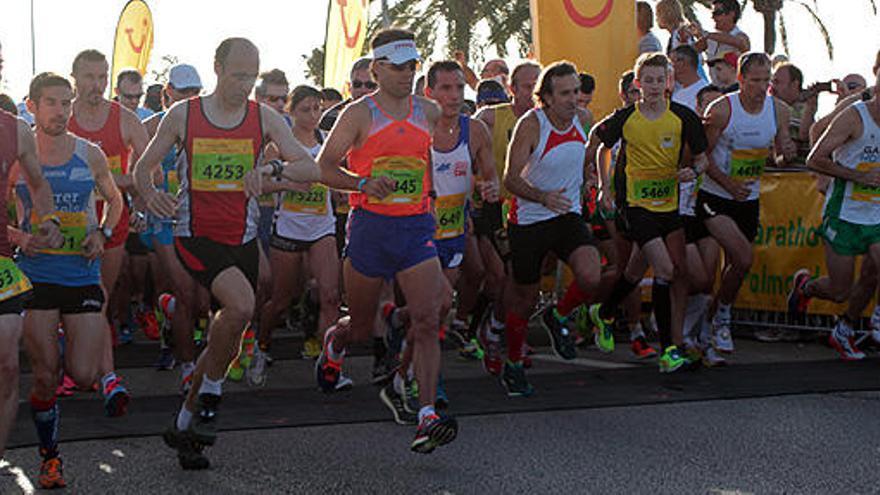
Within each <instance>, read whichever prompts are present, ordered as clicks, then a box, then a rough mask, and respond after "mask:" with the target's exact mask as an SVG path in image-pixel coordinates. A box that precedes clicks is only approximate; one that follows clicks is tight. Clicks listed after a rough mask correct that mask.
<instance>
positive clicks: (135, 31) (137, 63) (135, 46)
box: [110, 0, 153, 95]
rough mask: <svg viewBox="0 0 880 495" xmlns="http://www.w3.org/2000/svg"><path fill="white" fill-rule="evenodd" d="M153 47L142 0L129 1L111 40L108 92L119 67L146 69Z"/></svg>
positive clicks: (143, 71)
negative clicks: (111, 51) (111, 62)
mask: <svg viewBox="0 0 880 495" xmlns="http://www.w3.org/2000/svg"><path fill="white" fill-rule="evenodd" d="M152 49H153V15H152V14H150V8H149V7H147V3H146V2H144V1H143V0H129V2H128V3H127V4H125V7H123V9H122V14H120V15H119V23H117V24H116V39H115V41H114V42H113V66H112V67H111V69H110V94H111V95H112V94H113V90H114V88H115V87H116V75H117V74H119V72H120V71H121V70H123V69H128V68H135V69H137V70H138V72H140V73H141V75H144V74H146V72H147V63H149V61H150V50H152Z"/></svg>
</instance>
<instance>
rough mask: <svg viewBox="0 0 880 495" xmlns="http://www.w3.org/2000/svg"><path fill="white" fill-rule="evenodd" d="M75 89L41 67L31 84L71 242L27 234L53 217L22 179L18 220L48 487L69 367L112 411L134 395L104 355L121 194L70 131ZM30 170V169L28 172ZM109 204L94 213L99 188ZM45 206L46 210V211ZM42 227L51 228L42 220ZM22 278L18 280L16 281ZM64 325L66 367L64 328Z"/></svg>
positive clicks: (55, 475)
mask: <svg viewBox="0 0 880 495" xmlns="http://www.w3.org/2000/svg"><path fill="white" fill-rule="evenodd" d="M72 100H73V90H72V88H71V86H70V82H69V81H68V80H67V79H65V78H63V77H61V76H58V75H56V74H51V73H42V74H39V75H38V76H36V77H35V78H34V79H33V81H31V85H30V91H29V95H28V102H27V103H28V110H29V111H30V112H31V113H32V114H33V115H34V118H35V120H36V136H37V140H36V141H37V157H38V159H39V163H40V164H41V166H42V173H43V175H44V176H45V177H46V179H47V181H48V183H49V186H51V188H52V192H53V193H54V198H55V201H54V208H55V210H57V221H58V223H59V224H60V227H61V233H62V235H63V243H62V244H61V245H60V246H58V245H56V246H54V247H48V246H39V245H38V244H37V243H36V242H35V241H36V239H34V243H32V242H30V241H29V239H28V237H29V236H28V235H27V234H30V233H32V232H33V231H34V228H35V225H39V224H41V223H45V220H42V218H41V217H40V216H38V214H37V213H36V211H35V209H34V206H35V205H34V199H35V198H34V197H33V196H31V191H30V190H29V189H28V187H27V185H26V183H25V182H24V181H18V183H17V184H16V193H17V196H18V201H19V204H18V207H19V208H18V212H19V224H20V225H21V229H22V230H23V231H24V233H25V235H24V236H23V237H22V239H21V242H19V248H20V249H21V251H22V255H21V256H20V257H19V262H18V263H19V266H20V267H21V270H22V271H23V272H24V273H25V275H27V277H28V278H29V279H30V280H31V281H32V283H33V286H34V294H33V297H32V298H31V299H30V300H28V301H27V302H26V303H25V304H24V307H25V310H26V313H25V318H24V329H25V330H24V334H25V347H26V349H27V352H28V356H29V358H30V362H31V367H32V373H33V377H34V380H33V384H32V385H31V395H30V404H31V412H32V416H33V420H34V425H35V426H36V429H37V438H38V439H39V446H40V455H41V456H42V458H43V461H42V464H41V465H40V478H39V482H40V486H41V487H43V488H55V487H63V486H64V485H65V482H64V478H63V475H62V463H61V459H60V457H59V453H58V425H59V420H60V410H59V407H58V403H57V402H56V395H55V391H56V389H57V387H58V378H59V376H60V372H61V370H62V368H63V369H64V370H65V371H66V373H67V374H68V375H70V376H71V377H72V378H73V380H74V382H75V383H76V385H77V386H78V387H79V388H81V389H84V390H89V389H91V388H92V386H93V385H94V383H95V381H97V380H98V379H100V383H101V393H102V395H103V396H104V409H105V412H106V414H107V415H108V416H111V417H113V416H121V415H123V414H125V410H126V407H127V405H128V401H129V396H128V392H127V391H126V390H125V387H123V386H122V384H121V382H120V380H119V378H117V377H116V375H115V373H114V372H113V369H112V368H109V367H107V364H106V361H105V360H103V359H101V356H102V354H103V353H104V352H105V350H106V349H109V347H110V342H109V335H108V334H107V331H106V324H105V322H104V321H103V318H104V317H103V315H102V314H101V311H102V308H103V305H104V293H103V291H102V290H101V285H100V283H101V278H100V273H101V260H100V255H101V251H102V250H103V249H104V243H105V242H106V238H105V236H104V234H103V232H104V231H105V230H106V231H109V230H111V229H112V228H113V226H114V224H115V223H116V222H117V221H118V220H119V216H120V214H121V211H122V196H121V195H120V193H119V190H118V189H117V188H116V185H115V184H114V183H113V176H112V175H111V174H110V170H109V169H108V167H107V160H106V158H105V157H104V154H103V153H102V152H101V150H100V149H99V148H98V147H97V146H95V145H93V144H91V143H89V142H87V141H86V140H85V139H82V138H78V137H76V136H74V135H73V134H72V133H69V132H68V131H67V124H68V120H69V119H70V115H71V108H72V103H71V102H72ZM27 175H31V174H30V173H28V174H27ZM96 190H97V192H98V193H99V194H101V196H102V197H104V199H105V200H106V201H107V208H105V209H104V213H103V217H99V215H98V214H97V212H96V211H95V197H94V196H95V191H96ZM41 209H45V207H43V208H41ZM41 228H42V227H41ZM22 281H23V280H22V279H18V280H16V282H17V284H20V283H22ZM59 324H61V325H62V326H63V327H64V335H65V342H66V343H67V345H66V346H65V355H64V364H63V366H62V361H61V353H60V349H59V346H58V326H59Z"/></svg>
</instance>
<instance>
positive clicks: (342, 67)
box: [324, 0, 369, 91]
mask: <svg viewBox="0 0 880 495" xmlns="http://www.w3.org/2000/svg"><path fill="white" fill-rule="evenodd" d="M368 15H369V5H368V2H367V0H330V12H329V14H327V38H326V40H325V44H324V87H326V88H336V89H337V90H339V91H344V90H345V82H346V81H348V74H349V72H350V71H351V65H352V64H353V63H354V61H355V60H357V59H358V58H359V57H360V56H361V51H362V50H363V47H364V39H365V38H366V37H367V22H368Z"/></svg>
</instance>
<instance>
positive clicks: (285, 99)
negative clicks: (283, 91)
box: [266, 95, 287, 103]
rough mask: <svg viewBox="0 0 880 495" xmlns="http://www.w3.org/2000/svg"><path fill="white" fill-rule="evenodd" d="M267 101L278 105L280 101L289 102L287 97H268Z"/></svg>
mask: <svg viewBox="0 0 880 495" xmlns="http://www.w3.org/2000/svg"><path fill="white" fill-rule="evenodd" d="M266 101H268V102H269V103H278V102H279V101H287V95H266Z"/></svg>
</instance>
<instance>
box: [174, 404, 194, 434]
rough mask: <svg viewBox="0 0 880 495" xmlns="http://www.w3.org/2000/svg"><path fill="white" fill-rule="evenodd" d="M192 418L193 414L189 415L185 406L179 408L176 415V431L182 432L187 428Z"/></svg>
mask: <svg viewBox="0 0 880 495" xmlns="http://www.w3.org/2000/svg"><path fill="white" fill-rule="evenodd" d="M192 417H193V413H191V412H190V411H189V409H187V408H186V406H185V405H183V406H180V412H179V413H177V429H178V430H180V431H184V430H186V429H187V428H189V424H190V423H191V422H192Z"/></svg>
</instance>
